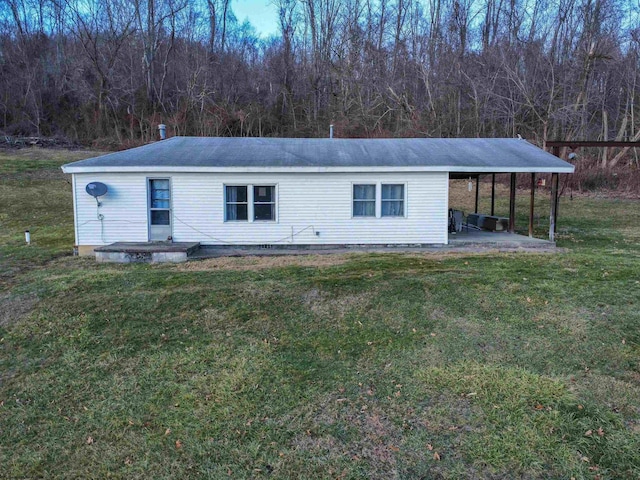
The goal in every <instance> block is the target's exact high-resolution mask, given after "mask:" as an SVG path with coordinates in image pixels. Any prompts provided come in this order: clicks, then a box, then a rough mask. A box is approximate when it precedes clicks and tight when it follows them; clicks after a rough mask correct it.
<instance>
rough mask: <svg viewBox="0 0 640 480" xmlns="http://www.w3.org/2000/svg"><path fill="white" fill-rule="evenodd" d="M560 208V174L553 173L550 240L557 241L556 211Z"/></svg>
mask: <svg viewBox="0 0 640 480" xmlns="http://www.w3.org/2000/svg"><path fill="white" fill-rule="evenodd" d="M557 208H558V174H557V173H552V174H551V213H550V214H549V240H551V241H552V242H555V241H556V211H557Z"/></svg>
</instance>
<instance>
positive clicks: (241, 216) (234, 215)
mask: <svg viewBox="0 0 640 480" xmlns="http://www.w3.org/2000/svg"><path fill="white" fill-rule="evenodd" d="M248 218H249V217H248V215H247V205H246V204H244V205H242V204H237V205H236V204H230V205H227V221H229V220H247V219H248Z"/></svg>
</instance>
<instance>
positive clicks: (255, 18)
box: [231, 0, 278, 38]
mask: <svg viewBox="0 0 640 480" xmlns="http://www.w3.org/2000/svg"><path fill="white" fill-rule="evenodd" d="M231 8H232V9H233V13H235V15H236V18H237V19H238V23H242V22H244V21H245V20H247V19H248V20H249V22H250V23H251V25H253V26H254V28H255V29H256V32H257V33H258V35H260V36H261V37H265V38H266V37H268V36H269V35H272V34H274V33H277V32H278V14H277V11H276V7H275V5H273V3H271V1H270V0H235V1H233V2H232V3H231Z"/></svg>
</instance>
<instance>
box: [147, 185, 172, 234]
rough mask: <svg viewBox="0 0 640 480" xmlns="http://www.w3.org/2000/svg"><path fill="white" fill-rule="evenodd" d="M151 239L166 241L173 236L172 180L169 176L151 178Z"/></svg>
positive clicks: (149, 189)
mask: <svg viewBox="0 0 640 480" xmlns="http://www.w3.org/2000/svg"><path fill="white" fill-rule="evenodd" d="M148 191H149V241H151V242H158V241H166V240H168V239H169V237H171V182H170V181H169V179H168V178H150V179H149V183H148Z"/></svg>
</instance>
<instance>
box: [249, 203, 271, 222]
mask: <svg viewBox="0 0 640 480" xmlns="http://www.w3.org/2000/svg"><path fill="white" fill-rule="evenodd" d="M273 207H274V205H273V204H266V205H265V204H257V205H254V206H253V213H254V216H253V219H254V220H274V218H275V216H274V214H273V210H274V208H273Z"/></svg>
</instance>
